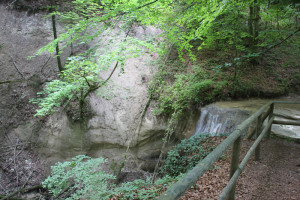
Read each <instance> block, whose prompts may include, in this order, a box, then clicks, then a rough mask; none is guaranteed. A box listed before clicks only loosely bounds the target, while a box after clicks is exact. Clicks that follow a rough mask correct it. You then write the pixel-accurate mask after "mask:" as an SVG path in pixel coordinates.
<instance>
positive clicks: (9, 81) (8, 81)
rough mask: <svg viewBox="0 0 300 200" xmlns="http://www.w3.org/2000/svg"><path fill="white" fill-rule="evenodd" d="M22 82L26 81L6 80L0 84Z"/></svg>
mask: <svg viewBox="0 0 300 200" xmlns="http://www.w3.org/2000/svg"><path fill="white" fill-rule="evenodd" d="M23 81H26V80H19V79H17V80H7V81H0V84H5V83H15V82H23Z"/></svg>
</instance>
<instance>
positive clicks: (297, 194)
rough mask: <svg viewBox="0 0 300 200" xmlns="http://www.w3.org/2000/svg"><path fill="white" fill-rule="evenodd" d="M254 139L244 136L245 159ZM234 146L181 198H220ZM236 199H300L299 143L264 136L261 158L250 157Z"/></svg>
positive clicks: (226, 180)
mask: <svg viewBox="0 0 300 200" xmlns="http://www.w3.org/2000/svg"><path fill="white" fill-rule="evenodd" d="M252 144H253V141H251V140H247V139H243V141H242V148H241V150H242V153H241V156H240V158H241V159H243V158H244V156H245V154H246V153H247V151H248V150H249V148H250V147H251V145H252ZM230 159H231V149H230V150H229V151H228V152H226V153H225V157H224V159H221V160H219V161H217V162H216V164H215V166H216V167H214V169H213V170H210V171H208V172H206V173H205V174H204V175H203V176H202V177H201V178H200V179H199V180H198V182H197V184H195V185H194V187H193V188H191V189H189V190H188V191H187V192H186V193H185V194H184V195H183V196H182V197H181V198H180V200H214V199H218V198H219V196H220V194H221V192H222V190H223V188H224V187H225V186H226V184H227V183H228V179H229V171H230ZM235 198H236V200H287V199H288V200H300V144H299V143H294V142H287V141H285V140H282V139H270V140H263V141H262V143H261V159H260V161H254V156H252V157H251V159H250V160H249V162H248V164H247V167H246V168H245V170H244V172H243V173H242V175H241V176H240V178H239V179H238V183H237V188H236V195H235Z"/></svg>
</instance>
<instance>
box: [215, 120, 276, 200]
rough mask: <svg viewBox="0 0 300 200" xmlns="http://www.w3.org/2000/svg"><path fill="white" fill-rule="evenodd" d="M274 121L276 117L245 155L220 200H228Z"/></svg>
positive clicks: (270, 121)
mask: <svg viewBox="0 0 300 200" xmlns="http://www.w3.org/2000/svg"><path fill="white" fill-rule="evenodd" d="M273 120H274V117H273V118H272V119H271V120H269V122H268V124H267V126H266V127H265V128H264V130H263V131H262V133H261V134H260V135H259V137H258V138H257V139H256V140H255V142H254V143H253V145H252V146H251V147H250V149H249V151H248V152H247V154H246V155H245V157H244V159H243V161H242V162H241V164H240V165H239V167H238V168H237V170H236V171H235V173H234V174H233V176H232V177H231V179H230V181H229V182H228V184H227V186H226V187H225V188H224V190H223V192H222V193H221V195H220V197H219V199H218V200H226V199H227V197H228V195H229V192H230V191H231V189H232V188H233V186H234V185H235V183H236V181H237V179H238V177H239V175H240V174H241V173H242V171H243V170H244V169H245V167H246V164H247V162H248V160H249V159H250V157H251V156H252V154H253V153H254V151H255V149H256V147H257V146H258V145H259V143H260V141H261V140H262V139H263V137H264V136H265V134H266V133H267V130H268V129H269V128H270V126H271V125H272V122H273Z"/></svg>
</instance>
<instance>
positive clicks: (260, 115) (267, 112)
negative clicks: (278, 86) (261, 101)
mask: <svg viewBox="0 0 300 200" xmlns="http://www.w3.org/2000/svg"><path fill="white" fill-rule="evenodd" d="M275 104H300V102H294V101H293V102H292V101H272V102H269V103H267V104H265V105H264V106H262V107H261V108H260V109H259V110H258V111H256V112H255V113H254V114H252V115H251V116H250V117H249V118H248V119H246V120H245V121H244V122H243V123H242V124H240V125H239V126H238V127H237V128H236V129H235V130H234V131H233V132H232V133H231V134H230V135H229V136H228V137H227V138H226V139H225V140H224V141H223V142H222V143H221V144H219V145H218V146H217V147H216V148H215V150H214V151H212V152H211V153H210V154H209V155H207V156H206V157H205V158H204V159H203V160H202V161H200V162H199V163H198V164H197V165H196V166H195V167H194V168H193V169H191V170H190V171H188V172H187V173H186V174H185V175H184V176H183V177H182V178H181V179H180V180H179V181H178V182H177V183H175V184H174V185H173V186H171V187H170V188H169V189H168V190H167V191H166V192H164V193H163V194H162V195H161V196H160V197H159V198H158V199H159V200H175V199H178V198H180V197H181V196H182V195H183V194H184V193H185V192H186V191H187V190H188V189H189V188H190V187H191V186H192V185H194V184H195V183H196V182H197V181H198V179H199V178H200V177H201V176H202V175H203V174H204V173H205V172H206V171H208V170H209V169H211V167H212V165H213V164H214V163H215V162H216V161H217V160H218V159H219V158H220V157H221V156H222V155H223V154H224V152H225V151H226V150H227V149H228V148H229V147H230V146H231V145H233V149H232V159H231V169H230V180H229V182H228V184H227V186H226V187H225V188H224V189H223V191H222V193H221V195H220V197H219V200H226V199H228V200H233V199H234V194H235V185H236V181H237V179H238V177H239V175H240V174H241V173H242V171H243V170H244V168H245V166H246V164H247V162H248V160H249V158H250V157H251V155H252V154H253V153H255V160H259V156H260V141H261V140H262V138H263V137H264V136H265V135H266V136H267V138H269V137H270V134H271V126H272V124H284V125H295V126H300V121H299V120H298V121H280V120H274V117H275V114H274V105H275ZM281 117H282V116H281ZM267 118H268V119H267ZM266 119H267V125H266V126H265V127H264V128H263V129H262V124H263V122H264V121H265V120H266ZM253 123H255V128H254V129H253V130H252V131H250V133H249V135H248V137H252V136H253V135H254V134H255V135H256V140H255V142H254V143H253V145H252V146H251V147H250V149H249V151H248V152H247V154H246V155H245V157H244V158H243V160H242V162H241V163H240V164H239V157H240V146H241V135H242V133H243V132H244V131H245V130H246V129H247V128H248V127H249V126H250V125H251V124H253Z"/></svg>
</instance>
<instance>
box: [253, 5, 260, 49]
mask: <svg viewBox="0 0 300 200" xmlns="http://www.w3.org/2000/svg"><path fill="white" fill-rule="evenodd" d="M253 11H254V17H255V18H254V21H253V25H254V26H253V28H254V29H253V33H254V38H253V43H254V48H255V50H257V44H258V38H257V37H258V33H259V19H260V16H259V12H260V6H259V4H258V3H257V0H254V10H253Z"/></svg>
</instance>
